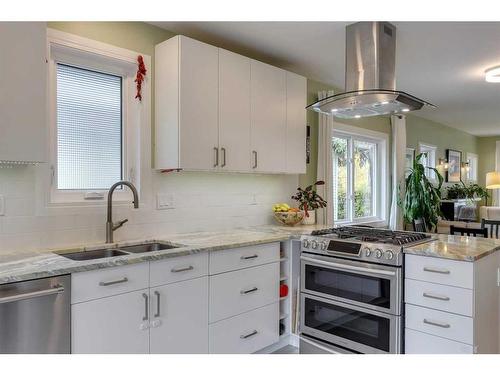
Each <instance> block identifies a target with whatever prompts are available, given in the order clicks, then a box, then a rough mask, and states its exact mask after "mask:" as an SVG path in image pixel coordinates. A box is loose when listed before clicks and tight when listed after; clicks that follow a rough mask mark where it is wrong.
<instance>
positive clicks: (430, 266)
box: [405, 254, 474, 289]
mask: <svg viewBox="0 0 500 375" xmlns="http://www.w3.org/2000/svg"><path fill="white" fill-rule="evenodd" d="M405 274H406V278H408V279H414V280H422V281H429V282H431V283H437V284H444V285H451V286H458V287H461V288H467V289H473V278H474V272H473V264H472V262H462V261H458V260H449V259H440V258H432V257H425V256H419V255H409V254H407V255H406V256H405Z"/></svg>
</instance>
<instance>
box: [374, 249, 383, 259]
mask: <svg viewBox="0 0 500 375" xmlns="http://www.w3.org/2000/svg"><path fill="white" fill-rule="evenodd" d="M375 256H376V257H377V258H382V250H380V249H377V250H375Z"/></svg>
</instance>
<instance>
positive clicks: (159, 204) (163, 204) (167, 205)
mask: <svg viewBox="0 0 500 375" xmlns="http://www.w3.org/2000/svg"><path fill="white" fill-rule="evenodd" d="M172 208H175V200H174V195H173V194H157V195H156V209H158V210H168V209H172Z"/></svg>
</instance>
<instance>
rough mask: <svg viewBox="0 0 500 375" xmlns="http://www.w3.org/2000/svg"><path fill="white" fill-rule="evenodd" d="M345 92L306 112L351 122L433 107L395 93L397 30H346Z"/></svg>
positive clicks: (371, 26)
mask: <svg viewBox="0 0 500 375" xmlns="http://www.w3.org/2000/svg"><path fill="white" fill-rule="evenodd" d="M345 66H346V73H345V90H346V91H345V92H343V93H341V94H337V95H333V96H330V97H327V98H324V99H322V100H319V101H317V102H316V103H313V104H311V105H309V106H308V107H307V108H308V109H312V110H314V111H317V112H321V113H324V114H327V115H332V116H335V117H339V118H344V119H351V118H360V117H370V116H380V115H386V114H394V113H406V112H410V111H415V110H419V109H421V108H422V107H423V106H424V105H428V106H432V107H434V105H432V104H430V103H428V102H426V101H424V100H422V99H419V98H417V97H415V96H413V95H410V94H407V93H405V92H403V91H397V90H396V74H395V72H396V27H395V26H394V25H392V24H390V23H389V22H357V23H354V24H351V25H348V26H347V27H346V49H345Z"/></svg>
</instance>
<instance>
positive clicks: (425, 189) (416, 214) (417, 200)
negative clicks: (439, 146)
mask: <svg viewBox="0 0 500 375" xmlns="http://www.w3.org/2000/svg"><path fill="white" fill-rule="evenodd" d="M424 155H425V153H422V154H419V155H417V157H416V158H415V160H414V161H413V166H412V168H411V169H410V170H409V174H408V176H407V177H406V179H405V193H404V196H403V199H402V202H400V206H401V207H402V209H403V217H404V221H405V223H406V224H410V223H412V222H413V220H415V219H421V218H423V219H425V221H426V223H427V224H428V225H429V227H430V228H429V229H433V228H434V227H436V225H437V223H438V220H439V216H440V215H441V187H442V186H443V176H441V174H440V173H439V172H438V170H437V169H436V168H432V167H424V166H423V165H422V163H421V159H422V157H423V156H424ZM426 168H427V169H430V170H432V171H434V173H435V174H436V176H437V179H438V184H437V186H435V185H433V184H432V182H431V181H429V179H428V178H427V176H426V175H425V169H426Z"/></svg>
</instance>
